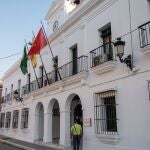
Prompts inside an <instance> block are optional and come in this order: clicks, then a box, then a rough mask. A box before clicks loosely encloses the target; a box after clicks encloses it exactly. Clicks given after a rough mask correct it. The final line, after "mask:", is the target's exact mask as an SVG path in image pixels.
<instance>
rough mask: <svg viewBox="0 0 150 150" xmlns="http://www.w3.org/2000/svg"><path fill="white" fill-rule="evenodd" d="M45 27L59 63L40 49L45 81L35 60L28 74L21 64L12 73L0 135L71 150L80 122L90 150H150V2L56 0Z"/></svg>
mask: <svg viewBox="0 0 150 150" xmlns="http://www.w3.org/2000/svg"><path fill="white" fill-rule="evenodd" d="M74 2H75V3H74ZM46 21H47V24H48V28H47V35H48V40H49V43H50V46H51V50H52V52H53V55H54V58H52V55H51V52H50V49H49V45H47V46H46V47H45V48H43V49H42V50H41V57H42V60H43V64H44V66H43V64H42V62H41V59H40V57H39V56H38V64H37V66H36V68H35V72H36V74H37V78H38V82H37V80H36V77H35V74H34V71H33V68H32V65H31V63H30V61H29V62H28V74H27V75H23V74H22V73H21V70H20V60H19V61H18V62H16V64H14V65H13V66H12V67H10V69H9V70H8V71H7V72H6V73H5V75H4V77H3V78H2V80H3V92H2V96H3V103H2V109H1V113H0V134H3V135H5V136H9V137H13V138H16V139H20V140H25V141H28V142H39V141H40V142H42V143H49V144H52V145H53V144H56V145H61V146H62V147H64V149H67V148H69V147H70V146H71V136H70V127H71V125H72V124H73V120H74V119H75V118H79V119H80V122H81V125H82V127H83V137H82V140H81V145H82V149H83V150H92V149H94V150H149V149H150V129H149V127H150V117H149V114H150V83H149V80H150V1H149V0H142V1H141V0H79V1H78V0H72V1H71V0H70V1H68V0H54V2H53V3H52V6H51V7H50V9H49V11H48V13H47V15H46ZM118 37H121V40H122V41H125V46H124V55H123V57H122V59H121V60H119V57H117V56H116V53H115V47H114V42H115V41H116V39H117V38H118ZM129 55H131V66H130V64H129V63H128V62H129V61H130V60H128V59H124V58H126V57H127V56H129ZM53 61H54V62H55V64H54V63H53ZM120 61H122V63H121V62H120ZM16 90H17V91H18V92H19V93H20V98H19V99H15V98H14V97H13V93H14V91H16Z"/></svg>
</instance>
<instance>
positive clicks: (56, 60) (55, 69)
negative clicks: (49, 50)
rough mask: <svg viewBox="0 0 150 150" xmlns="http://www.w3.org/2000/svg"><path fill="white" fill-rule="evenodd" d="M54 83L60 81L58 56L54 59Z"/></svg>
mask: <svg viewBox="0 0 150 150" xmlns="http://www.w3.org/2000/svg"><path fill="white" fill-rule="evenodd" d="M53 59H54V65H53V67H54V81H58V69H57V68H58V56H56V57H54V58H53Z"/></svg>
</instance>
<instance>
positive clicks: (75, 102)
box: [70, 95, 83, 125]
mask: <svg viewBox="0 0 150 150" xmlns="http://www.w3.org/2000/svg"><path fill="white" fill-rule="evenodd" d="M75 119H77V120H79V122H80V124H81V125H82V122H83V113H82V104H81V101H80V98H79V96H78V95H75V96H74V97H73V99H72V102H71V106H70V120H71V122H70V123H71V125H72V124H73V123H74V120H75Z"/></svg>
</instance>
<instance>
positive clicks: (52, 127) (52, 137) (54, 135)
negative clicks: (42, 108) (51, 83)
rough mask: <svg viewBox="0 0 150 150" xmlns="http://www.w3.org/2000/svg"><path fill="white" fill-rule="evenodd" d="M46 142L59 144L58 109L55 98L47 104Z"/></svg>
mask: <svg viewBox="0 0 150 150" xmlns="http://www.w3.org/2000/svg"><path fill="white" fill-rule="evenodd" d="M47 134H48V139H47V141H48V142H51V143H54V144H59V139H60V109H59V103H58V101H57V100H56V99H52V100H51V101H50V103H49V106H48V129H47Z"/></svg>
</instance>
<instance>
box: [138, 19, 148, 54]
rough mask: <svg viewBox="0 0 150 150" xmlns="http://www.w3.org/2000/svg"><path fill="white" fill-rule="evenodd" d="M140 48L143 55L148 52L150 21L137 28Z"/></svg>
mask: <svg viewBox="0 0 150 150" xmlns="http://www.w3.org/2000/svg"><path fill="white" fill-rule="evenodd" d="M138 30H139V39H140V48H141V51H142V52H144V53H149V52H150V21H148V22H146V23H144V24H143V25H141V26H139V27H138Z"/></svg>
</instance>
